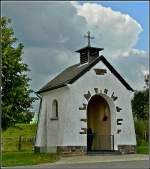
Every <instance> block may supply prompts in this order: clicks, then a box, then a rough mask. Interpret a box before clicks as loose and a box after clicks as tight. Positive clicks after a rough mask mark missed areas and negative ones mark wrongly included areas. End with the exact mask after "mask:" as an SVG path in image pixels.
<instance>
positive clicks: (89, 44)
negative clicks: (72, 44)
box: [84, 31, 94, 47]
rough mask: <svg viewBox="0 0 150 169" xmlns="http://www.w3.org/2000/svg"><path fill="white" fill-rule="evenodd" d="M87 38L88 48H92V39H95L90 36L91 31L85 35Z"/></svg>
mask: <svg viewBox="0 0 150 169" xmlns="http://www.w3.org/2000/svg"><path fill="white" fill-rule="evenodd" d="M84 37H85V38H87V39H88V46H89V47H90V46H91V43H90V39H94V37H91V36H90V31H88V32H87V35H84Z"/></svg>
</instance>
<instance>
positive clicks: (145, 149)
mask: <svg viewBox="0 0 150 169" xmlns="http://www.w3.org/2000/svg"><path fill="white" fill-rule="evenodd" d="M136 152H137V153H138V154H149V146H148V145H141V146H138V147H137V148H136Z"/></svg>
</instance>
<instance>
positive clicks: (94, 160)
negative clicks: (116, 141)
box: [11, 154, 149, 169]
mask: <svg viewBox="0 0 150 169" xmlns="http://www.w3.org/2000/svg"><path fill="white" fill-rule="evenodd" d="M148 160H149V157H148V155H139V154H130V155H92V156H89V155H88V156H75V157H63V158H61V159H60V160H59V161H57V162H55V163H50V164H41V165H36V166H28V167H27V166H25V167H15V168H32V169H33V168H47V169H48V168H60V169H61V168H99V169H100V168H139V169H148V168H149V161H148ZM11 168H12V167H11Z"/></svg>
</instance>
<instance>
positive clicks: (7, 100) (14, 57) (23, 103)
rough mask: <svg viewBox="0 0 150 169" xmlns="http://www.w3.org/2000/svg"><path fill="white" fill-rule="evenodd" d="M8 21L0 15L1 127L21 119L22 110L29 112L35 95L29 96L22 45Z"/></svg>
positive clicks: (26, 66) (26, 69)
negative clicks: (0, 63)
mask: <svg viewBox="0 0 150 169" xmlns="http://www.w3.org/2000/svg"><path fill="white" fill-rule="evenodd" d="M10 23H11V20H10V19H9V18H7V17H1V20H0V25H1V38H0V41H1V46H2V128H3V129H6V128H7V127H8V126H11V125H13V124H15V123H17V122H18V120H19V119H22V121H23V117H24V112H29V109H30V108H31V105H32V102H33V101H34V100H35V97H30V94H31V93H32V90H30V88H29V87H30V86H29V81H30V79H29V78H28V77H27V74H26V72H27V71H29V69H28V65H27V64H24V63H23V61H22V54H23V51H22V50H23V45H22V44H21V43H19V44H18V42H17V39H16V38H15V37H14V32H13V29H12V28H11V27H10ZM31 119H32V117H31ZM31 119H30V120H31Z"/></svg>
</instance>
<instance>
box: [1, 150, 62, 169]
mask: <svg viewBox="0 0 150 169" xmlns="http://www.w3.org/2000/svg"><path fill="white" fill-rule="evenodd" d="M58 159H59V156H58V155H56V154H35V153H33V152H4V153H2V166H3V167H7V166H25V165H36V164H42V163H52V162H55V161H57V160H58Z"/></svg>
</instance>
